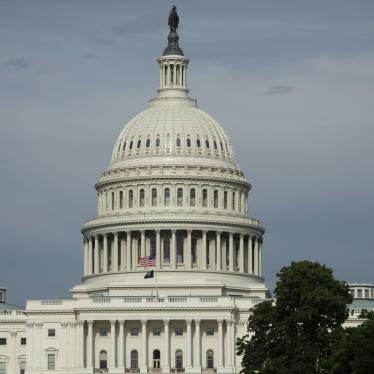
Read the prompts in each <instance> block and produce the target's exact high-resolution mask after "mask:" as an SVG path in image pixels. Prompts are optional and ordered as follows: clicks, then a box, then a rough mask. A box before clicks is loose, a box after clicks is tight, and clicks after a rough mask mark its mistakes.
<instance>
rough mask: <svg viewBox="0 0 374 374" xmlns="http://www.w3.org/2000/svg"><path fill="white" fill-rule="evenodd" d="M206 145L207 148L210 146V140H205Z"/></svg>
mask: <svg viewBox="0 0 374 374" xmlns="http://www.w3.org/2000/svg"><path fill="white" fill-rule="evenodd" d="M205 146H206V147H207V149H209V148H210V144H209V140H205Z"/></svg>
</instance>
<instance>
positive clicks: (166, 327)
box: [78, 319, 236, 373]
mask: <svg viewBox="0 0 374 374" xmlns="http://www.w3.org/2000/svg"><path fill="white" fill-rule="evenodd" d="M100 322H101V323H102V321H100ZM127 322H130V323H133V322H135V321H134V320H129V321H125V320H111V321H109V323H110V334H109V335H110V341H109V344H108V347H107V349H108V351H107V352H108V353H109V354H108V367H109V369H112V370H114V369H120V370H121V372H122V370H124V369H125V370H126V371H129V369H139V371H140V372H142V373H146V372H147V371H148V369H149V368H150V367H151V355H150V352H149V339H150V338H151V334H150V331H149V330H150V328H149V327H148V322H149V321H147V320H146V319H143V320H140V321H136V322H140V324H141V329H140V330H139V334H138V335H140V336H138V338H137V339H139V340H140V342H141V344H140V345H139V344H136V343H134V340H130V339H129V338H128V337H129V336H130V328H129V327H128V326H127ZM152 322H154V321H152ZM159 322H161V323H162V325H163V332H162V335H163V343H161V341H160V346H159V347H158V350H159V351H161V368H162V371H163V372H166V373H168V372H170V369H174V368H171V366H172V364H173V365H174V366H175V360H172V357H171V355H174V354H175V352H174V351H173V349H175V346H174V345H172V341H171V340H172V336H174V334H175V333H174V331H173V330H172V328H171V320H170V319H164V320H162V321H159ZM178 322H179V323H180V322H181V321H178ZM201 322H202V320H201V319H187V320H184V321H182V323H183V339H184V344H181V343H180V342H179V344H178V346H177V347H178V348H177V349H180V350H181V351H182V355H183V368H184V369H185V370H186V371H188V370H189V369H192V368H194V369H198V370H201V368H204V367H206V366H207V365H206V362H205V359H204V357H203V352H202V339H203V333H202V331H201ZM214 325H215V326H214V329H215V331H216V332H217V333H216V334H215V337H214V339H217V340H218V341H217V340H216V344H215V345H214V346H215V348H214V349H213V351H214V368H215V369H217V368H219V369H223V368H231V369H232V368H233V367H235V366H236V354H235V341H236V323H235V321H234V320H231V319H227V320H225V319H218V320H216V321H214ZM78 326H79V334H78V335H79V339H78V340H79V341H78V344H80V345H81V347H84V349H80V350H79V355H80V357H79V360H78V366H79V367H82V368H87V369H90V370H92V369H93V368H95V362H97V361H98V360H97V357H96V359H95V355H98V352H97V350H96V349H95V336H96V335H97V334H95V322H94V321H90V320H88V321H86V322H80V323H79V324H78ZM82 339H83V340H84V341H82ZM134 348H135V349H136V358H137V359H136V360H137V361H136V365H135V363H134V362H131V358H132V357H131V356H130V352H131V351H133V350H134ZM126 353H127V354H126ZM134 366H136V367H134ZM195 372H196V371H195ZM197 372H198V371H197Z"/></svg>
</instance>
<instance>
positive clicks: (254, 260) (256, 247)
mask: <svg viewBox="0 0 374 374" xmlns="http://www.w3.org/2000/svg"><path fill="white" fill-rule="evenodd" d="M253 239H254V241H255V246H254V259H253V262H254V265H255V271H254V273H255V274H256V275H258V238H257V237H254V238H253Z"/></svg>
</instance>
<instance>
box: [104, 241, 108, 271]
mask: <svg viewBox="0 0 374 374" xmlns="http://www.w3.org/2000/svg"><path fill="white" fill-rule="evenodd" d="M103 252H104V253H103V262H104V264H103V272H104V273H106V272H107V271H108V234H104V238H103Z"/></svg>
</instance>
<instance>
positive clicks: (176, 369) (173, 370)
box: [170, 368, 185, 373]
mask: <svg viewBox="0 0 374 374" xmlns="http://www.w3.org/2000/svg"><path fill="white" fill-rule="evenodd" d="M170 372H171V373H184V372H185V368H170Z"/></svg>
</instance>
